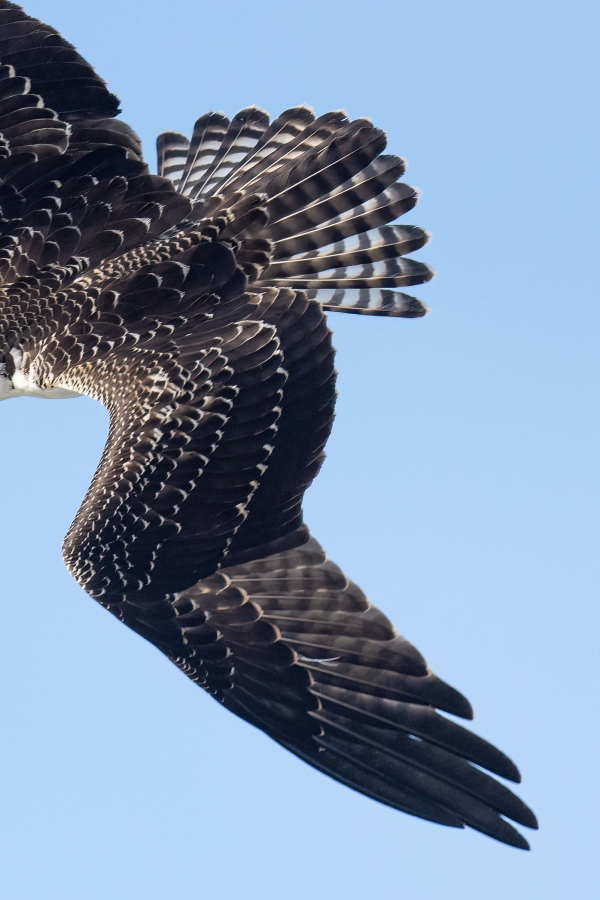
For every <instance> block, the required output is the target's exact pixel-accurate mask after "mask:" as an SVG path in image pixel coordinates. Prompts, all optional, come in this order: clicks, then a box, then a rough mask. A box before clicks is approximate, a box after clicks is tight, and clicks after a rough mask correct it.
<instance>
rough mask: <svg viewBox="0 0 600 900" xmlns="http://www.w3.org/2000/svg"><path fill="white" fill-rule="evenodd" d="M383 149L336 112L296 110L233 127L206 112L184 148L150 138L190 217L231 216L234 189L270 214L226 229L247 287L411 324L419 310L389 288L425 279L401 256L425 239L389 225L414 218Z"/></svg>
mask: <svg viewBox="0 0 600 900" xmlns="http://www.w3.org/2000/svg"><path fill="white" fill-rule="evenodd" d="M385 146H386V140H385V135H384V134H383V132H381V131H380V130H379V129H377V128H375V127H374V126H373V125H372V124H371V123H370V122H369V121H368V120H366V119H357V120H355V121H352V122H350V121H348V118H347V117H346V116H345V114H344V113H342V112H331V113H327V114H325V115H323V116H320V117H319V118H315V117H314V115H313V113H312V112H311V111H310V110H309V109H307V108H306V107H296V108H293V109H290V110H287V111H286V112H285V113H282V115H281V116H279V117H278V118H277V119H275V120H274V121H273V122H272V123H270V124H269V120H268V117H267V115H266V113H264V112H263V111H262V110H260V109H258V108H256V107H251V108H249V109H245V110H242V111H241V112H240V113H238V114H237V115H236V116H235V117H234V118H233V119H232V120H231V121H230V120H229V119H227V117H226V116H224V115H223V114H222V113H207V114H206V115H204V116H202V117H201V118H200V119H198V121H197V122H196V125H195V127H194V131H193V134H192V139H191V141H187V139H186V138H184V137H183V136H182V135H180V134H177V133H174V132H165V133H163V134H162V135H160V137H159V139H158V170H159V174H161V175H164V176H166V177H168V178H170V179H171V180H172V181H173V183H174V185H175V187H176V188H177V190H178V191H179V192H180V193H183V194H184V195H185V196H187V197H189V198H190V199H191V200H192V201H193V203H194V211H193V214H192V215H193V216H194V217H196V218H197V219H201V218H204V217H206V216H207V215H209V214H210V215H212V216H215V215H218V214H219V212H220V211H221V212H224V211H226V212H227V214H229V215H231V210H232V209H233V207H234V203H235V202H236V198H239V192H240V191H241V192H242V196H245V197H248V196H252V195H256V196H257V197H258V198H260V202H262V203H263V204H264V208H265V210H266V213H267V217H268V218H267V219H266V221H265V222H264V223H263V224H262V225H261V227H256V224H258V222H259V220H258V213H257V212H255V213H254V216H255V221H256V224H255V226H254V227H253V228H252V229H251V230H249V228H248V224H252V223H247V222H246V220H245V221H244V222H243V227H240V228H238V230H237V232H235V233H234V232H233V230H232V226H229V228H230V231H229V235H230V236H232V237H236V240H238V241H239V242H240V248H239V260H240V264H241V265H242V267H243V268H244V271H245V272H246V274H247V275H248V277H249V278H250V280H251V282H253V283H254V284H255V285H256V287H257V288H259V289H260V288H262V289H264V288H266V287H268V286H277V287H286V286H289V287H293V288H295V289H297V290H305V291H307V292H308V293H309V296H310V297H312V298H316V299H317V300H319V301H320V302H321V303H322V305H323V306H324V307H325V308H326V309H332V310H334V309H335V310H340V311H348V312H364V313H367V314H371V315H394V316H407V317H414V316H419V315H423V314H424V313H425V312H426V311H427V307H426V306H425V305H424V304H422V303H421V302H420V301H419V300H417V299H416V298H415V297H410V296H408V295H406V294H404V293H402V292H401V291H396V290H394V289H395V288H403V287H407V286H409V285H415V284H421V283H423V282H425V281H428V280H429V279H430V278H431V277H432V275H433V272H432V270H431V269H430V268H429V267H428V266H427V265H426V264H425V263H422V262H417V261H414V260H408V259H405V258H403V257H404V256H405V254H407V253H411V252H413V251H414V250H416V249H419V248H420V247H422V246H423V245H424V244H425V243H426V241H427V240H428V237H429V236H428V233H427V232H426V231H424V230H423V229H420V228H417V227H416V226H402V225H390V223H392V222H394V220H395V219H397V218H398V217H399V216H401V215H403V214H404V213H405V212H407V211H408V210H409V209H412V207H413V206H414V205H415V203H416V201H417V192H416V191H415V190H414V188H411V187H409V186H408V185H406V184H404V183H402V182H399V181H398V179H399V178H400V177H401V176H402V175H403V174H404V169H405V164H404V161H403V160H402V159H400V158H399V157H396V156H392V155H388V154H384V152H383V151H384V150H385ZM238 202H239V201H238ZM234 219H235V214H234ZM249 239H252V240H253V241H254V243H253V244H252V245H250V244H247V243H246V242H247V241H248V240H249ZM256 242H258V245H259V249H258V248H257V243H256Z"/></svg>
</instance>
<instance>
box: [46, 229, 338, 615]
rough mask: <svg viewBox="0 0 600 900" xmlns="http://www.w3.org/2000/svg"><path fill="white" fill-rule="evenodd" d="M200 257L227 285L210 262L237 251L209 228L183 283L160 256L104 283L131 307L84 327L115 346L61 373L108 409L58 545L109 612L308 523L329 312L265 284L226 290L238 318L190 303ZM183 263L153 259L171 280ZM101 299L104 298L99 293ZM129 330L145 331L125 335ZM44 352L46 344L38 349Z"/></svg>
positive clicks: (274, 542)
mask: <svg viewBox="0 0 600 900" xmlns="http://www.w3.org/2000/svg"><path fill="white" fill-rule="evenodd" d="M217 248H220V252H219V253H218V254H215V250H216V249H217ZM209 255H210V257H211V260H210V262H209V259H208V256H209ZM209 265H212V266H213V267H214V270H213V276H212V278H211V287H212V289H213V290H215V291H218V290H222V291H223V292H225V291H226V290H227V285H228V284H229V281H227V280H225V284H224V286H223V287H222V288H219V285H218V279H217V274H216V273H217V272H220V273H221V277H222V278H224V279H227V276H228V275H231V276H232V279H230V280H234V279H235V276H236V272H237V271H238V270H237V269H236V266H235V259H234V257H233V253H232V252H231V251H230V250H228V249H227V248H226V247H225V246H224V245H221V244H215V243H213V242H205V243H203V244H201V245H200V246H199V247H198V248H196V249H194V253H193V256H192V257H189V258H188V265H186V266H185V267H184V269H185V274H184V276H183V282H182V284H181V286H180V290H179V291H176V290H175V289H173V288H164V287H156V286H155V285H154V278H156V273H155V272H153V273H152V275H153V278H152V279H151V284H150V285H149V286H148V285H147V286H146V287H143V286H140V282H141V281H142V279H139V278H138V279H136V280H134V282H133V283H132V284H130V285H129V289H128V290H125V291H124V292H123V294H122V295H119V296H118V297H117V298H114V297H113V299H112V302H113V303H114V308H115V309H116V310H118V314H117V313H115V314H114V316H113V318H117V317H119V318H122V317H123V315H124V313H125V310H126V309H128V308H129V304H130V308H131V316H132V320H131V321H130V322H128V323H123V322H122V321H121V322H120V323H119V324H117V323H115V322H112V321H111V322H110V331H109V332H108V334H106V335H105V333H104V328H103V325H102V323H98V324H96V325H93V327H92V329H91V330H92V332H93V333H92V335H88V334H86V335H85V336H84V338H85V339H86V340H93V341H96V342H97V344H98V345H100V344H102V343H103V342H104V341H106V340H107V339H108V338H109V337H110V339H111V340H112V341H113V343H114V344H115V347H114V349H113V352H112V353H111V354H109V355H107V356H106V357H105V358H104V359H103V360H101V361H98V360H96V361H94V362H93V363H90V362H82V363H81V364H80V365H79V366H69V367H68V368H67V369H66V371H65V373H64V375H63V376H61V377H60V378H59V379H58V380H57V381H56V384H57V385H59V386H62V387H66V388H68V389H71V390H75V391H78V392H80V393H87V394H90V395H92V396H95V397H97V399H99V400H101V401H102V402H104V404H105V405H106V406H107V408H108V409H109V412H110V421H111V424H110V432H109V437H108V441H107V445H106V448H105V451H104V454H103V456H102V460H101V462H100V465H99V467H98V470H97V472H96V475H95V477H94V479H93V481H92V484H91V486H90V490H89V492H88V494H87V496H86V498H85V500H84V502H83V504H82V507H81V509H80V511H79V513H78V515H77V517H76V519H75V521H74V523H73V526H72V527H71V530H70V531H69V534H68V535H67V538H66V540H65V546H64V555H65V560H66V562H67V565H68V566H69V568H70V570H71V571H72V572H73V574H74V575H75V577H76V578H77V579H78V580H79V582H80V583H81V584H82V586H83V587H84V588H85V589H86V590H87V591H88V592H89V593H91V594H92V595H93V596H94V597H96V598H97V599H99V600H101V601H102V602H103V603H105V604H106V605H108V606H110V608H111V609H112V611H114V612H116V613H117V614H119V610H120V608H121V604H122V602H123V601H124V600H127V602H130V603H136V604H144V603H151V602H155V601H161V602H162V600H163V598H164V597H165V596H166V595H171V594H173V593H174V592H177V591H179V590H182V589H184V588H186V587H189V586H190V585H192V584H193V583H195V582H196V581H197V580H198V579H199V578H201V577H205V576H207V575H210V574H212V573H213V572H214V571H215V570H216V569H217V568H218V567H219V566H221V565H223V564H224V561H225V560H227V561H228V562H229V561H230V562H239V561H241V560H243V559H247V558H255V557H260V556H265V555H268V554H269V553H270V552H272V551H273V550H274V549H276V548H277V549H280V548H281V549H282V548H284V547H289V546H294V545H297V544H298V543H301V542H303V541H305V540H306V539H307V537H306V533H305V529H304V527H303V524H302V512H301V503H302V496H303V494H304V490H305V488H306V487H307V485H308V484H309V483H310V481H311V480H312V478H313V477H314V475H315V474H316V471H317V470H318V468H319V466H320V464H321V460H322V450H323V445H324V443H325V440H326V437H327V435H328V433H329V429H330V427H331V421H332V413H333V401H334V370H333V350H332V348H331V338H330V333H329V330H328V329H327V327H326V324H325V316H324V313H323V311H322V309H321V307H320V306H319V304H318V303H317V302H316V301H314V300H313V301H308V300H307V299H306V298H305V297H304V296H303V295H302V294H299V293H296V292H294V291H291V290H289V289H272V290H270V291H267V292H265V294H260V295H247V294H243V295H242V296H241V297H238V298H236V299H235V300H234V301H230V302H231V303H233V305H234V306H235V309H236V313H235V316H234V318H233V321H228V319H229V318H231V316H223V319H222V320H221V319H220V318H219V316H218V314H216V318H208V315H212V314H211V313H207V303H206V295H205V294H200V296H199V297H198V298H197V303H195V302H194V300H192V299H190V294H192V296H193V292H192V291H191V288H189V287H186V285H187V282H189V281H193V280H194V277H195V275H194V272H195V268H198V269H199V270H200V272H201V273H202V274H203V275H204V276H205V277H207V276H206V270H207V268H208V267H209ZM228 265H229V268H227V266H228ZM180 267H181V264H179V263H169V264H167V265H166V266H163V268H162V269H161V270H159V271H161V272H162V273H163V277H170V279H171V283H173V282H174V278H175V275H176V272H177V271H178V270H179V268H180ZM171 270H174V271H171ZM169 273H171V274H170V275H169ZM144 277H145V278H148V279H149V278H150V276H149V275H146V276H144ZM200 289H201V288H200ZM109 293H110V295H111V297H112V295H113V294H114V290H111V291H110V292H109ZM211 296H212V298H213V300H212V302H211V303H210V304H208V309H215V301H214V297H215V295H214V294H212V295H211ZM97 302H98V304H99V305H100V306H101V307H103V306H104V301H103V299H102V295H100V297H99V298H98V301H97ZM227 305H228V304H227V303H223V305H222V307H220V311H222V310H223V308H225V307H227ZM165 307H166V312H165ZM141 311H144V316H143V317H141ZM175 318H176V319H177V328H176V329H175V328H174V327H173V320H174V319H175ZM132 330H136V331H137V332H141V333H144V334H145V335H146V336H148V335H153V337H152V339H151V340H149V341H147V342H146V346H144V345H142V346H140V345H139V344H138V346H137V347H135V346H133V347H132V340H131V338H130V335H131V331H132ZM121 341H122V344H120V342H121ZM148 345H149V346H148ZM59 349H60V348H59V347H57V351H56V352H57V353H58V352H59ZM86 349H87V354H88V356H89V355H90V353H92V352H93V347H91V346H90V345H88V346H87V348H86ZM51 353H52V350H51V348H49V347H46V351H45V358H46V359H47V358H48V356H49V355H51ZM70 354H71V356H73V354H74V351H73V348H71V350H70Z"/></svg>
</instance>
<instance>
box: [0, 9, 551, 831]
mask: <svg viewBox="0 0 600 900" xmlns="http://www.w3.org/2000/svg"><path fill="white" fill-rule="evenodd" d="M117 112H118V102H117V100H116V98H115V97H114V96H113V95H112V94H110V93H109V92H108V90H107V88H106V86H105V84H104V82H102V81H101V79H99V78H98V76H97V75H96V74H95V73H94V72H93V70H92V69H91V67H90V66H89V65H88V64H87V63H86V62H85V60H83V59H82V58H81V57H80V56H79V55H78V54H77V53H76V52H75V51H74V49H73V48H72V47H71V46H70V45H69V44H68V43H66V41H64V40H63V39H62V38H61V37H60V36H59V35H58V34H57V33H56V32H54V31H53V30H52V29H51V28H48V26H45V25H41V24H40V23H39V22H36V21H35V20H33V19H31V18H29V17H27V16H26V14H25V13H23V11H22V10H21V9H20V8H19V7H17V6H15V5H14V4H12V3H9V2H4V0H0V206H1V207H2V220H1V221H0V279H1V286H0V399H7V398H8V397H13V396H18V395H20V394H30V395H35V396H41V397H48V398H51V399H54V398H59V399H60V398H64V397H72V396H77V395H82V394H83V395H88V396H91V397H94V398H95V399H97V400H99V401H100V402H102V403H103V404H104V405H105V406H106V407H107V408H108V410H109V413H110V432H109V437H108V441H107V444H106V447H105V450H104V453H103V455H102V459H101V461H100V464H99V466H98V470H97V472H96V474H95V476H94V479H93V481H92V484H91V486H90V489H89V491H88V494H87V495H86V498H85V499H84V501H83V504H82V506H81V509H80V510H79V513H78V515H77V517H76V519H75V521H74V523H73V525H72V527H71V529H70V531H69V533H68V535H67V537H66V540H65V545H64V556H65V560H66V562H67V565H68V567H69V569H70V570H71V572H72V573H73V574H74V575H75V577H76V578H77V580H78V581H79V583H80V584H81V585H82V586H83V587H84V588H85V590H86V591H87V592H88V593H89V594H91V596H93V597H94V598H95V599H96V600H98V601H99V602H100V603H101V604H102V605H103V606H105V607H106V608H107V609H109V610H110V611H111V612H112V613H113V614H115V615H116V616H118V617H119V618H120V619H121V620H122V621H123V622H125V623H126V624H127V625H128V626H129V627H130V628H132V629H133V630H135V631H137V632H138V633H139V634H141V635H143V636H144V637H145V638H147V639H148V640H150V641H152V642H153V643H154V644H155V645H156V646H157V647H159V648H160V649H161V650H162V651H163V652H164V653H165V654H166V655H167V656H168V657H169V658H170V659H171V660H172V661H173V662H174V663H175V664H176V665H177V666H178V667H179V668H180V669H182V670H183V671H184V672H185V673H186V674H187V675H188V676H189V677H190V678H192V679H193V680H194V681H196V682H197V683H198V684H200V685H201V686H202V687H204V688H205V689H206V690H207V691H208V692H209V693H210V694H212V695H213V696H214V697H215V698H216V699H217V700H218V701H219V702H220V703H222V704H223V705H224V706H226V707H227V708H229V709H231V710H232V711H233V712H235V713H237V714H238V715H240V716H241V717H242V718H245V719H247V720H248V721H249V722H251V723H252V724H254V725H256V726H258V727H259V728H261V729H262V730H263V731H265V732H266V733H267V734H269V735H270V736H271V737H273V738H274V739H275V740H276V741H278V742H279V743H281V744H282V745H283V746H284V747H287V748H288V749H290V750H291V751H292V752H294V753H296V754H297V755H298V756H300V757H301V758H302V759H304V760H306V761H307V762H309V763H310V764H311V765H313V766H315V767H316V768H318V769H321V770H322V771H324V772H326V773H327V774H329V775H331V776H332V777H334V778H337V779H338V780H340V781H342V782H343V783H346V784H348V785H350V786H351V787H354V788H356V789H357V790H359V791H361V792H363V793H365V794H367V795H368V796H371V797H374V798H375V799H378V800H380V801H382V802H384V803H387V804H389V805H390V806H394V807H396V808H398V809H402V810H405V811H407V812H410V813H412V814H415V815H418V816H422V817H424V818H427V819H431V820H432V821H436V822H440V823H443V824H447V825H453V826H464V825H465V824H466V825H469V826H471V827H473V828H476V829H478V830H480V831H483V832H485V833H487V834H490V835H491V836H493V837H495V838H497V839H499V840H502V841H505V842H507V843H510V844H514V845H515V846H521V847H524V846H525V847H526V846H527V844H526V842H525V841H524V839H523V838H522V837H521V835H520V834H519V833H518V832H516V831H515V829H514V828H513V827H512V826H511V825H510V824H509V823H508V822H507V821H506V820H505V818H503V817H506V818H510V819H513V820H515V821H517V822H520V823H522V824H524V825H527V826H531V827H534V826H535V819H534V817H533V815H532V814H531V812H530V811H529V810H528V809H527V807H526V806H525V805H524V804H523V803H522V802H521V801H520V800H518V799H517V798H516V797H515V796H514V795H513V794H511V793H510V791H508V789H507V788H505V787H503V786H502V785H501V784H499V783H498V782H496V781H495V780H494V779H493V778H491V776H489V775H487V774H486V773H485V772H483V771H482V769H488V770H490V771H491V772H494V773H496V774H498V775H500V776H504V777H506V778H509V779H512V780H518V772H517V770H516V768H515V767H514V765H513V764H512V763H511V762H510V761H509V760H508V759H507V758H506V757H505V756H504V755H503V754H502V753H500V751H498V750H496V749H495V748H494V747H492V746H491V745H489V744H487V743H486V742H484V741H483V740H481V739H480V738H478V737H476V736H475V735H473V734H471V733H470V732H468V731H466V730H465V729H463V728H461V727H460V726H459V725H457V724H455V723H454V722H452V721H450V720H447V719H445V718H443V717H442V716H440V715H439V714H438V713H437V712H436V711H435V708H436V707H437V708H439V709H441V710H444V711H446V712H450V713H453V714H455V715H459V716H464V717H470V715H471V711H470V707H469V704H468V703H467V701H466V700H465V699H464V698H463V697H462V696H461V695H460V694H459V693H458V692H457V691H455V690H454V689H452V688H450V687H448V686H447V685H446V684H444V682H442V681H440V680H439V679H438V678H436V677H435V676H434V675H433V674H432V673H431V672H430V670H429V669H428V667H427V666H426V664H425V662H424V660H423V659H422V657H421V656H420V654H419V653H418V652H417V651H416V650H415V649H414V648H413V647H412V646H411V645H410V644H409V643H408V642H407V641H406V640H405V639H404V638H402V637H400V636H399V635H398V634H397V632H396V631H395V630H394V628H393V626H392V625H391V624H390V622H389V621H388V620H387V619H386V617H385V616H384V615H383V614H382V613H381V612H379V610H377V609H376V608H375V607H374V606H372V605H371V604H370V603H369V601H368V600H367V599H366V597H365V596H364V594H363V593H362V591H361V590H360V589H359V588H358V587H357V586H356V585H354V584H353V583H352V582H351V581H349V580H348V579H347V578H346V576H345V575H344V574H343V573H342V572H341V571H340V569H339V568H337V566H335V565H334V564H333V563H331V562H330V561H328V560H327V559H326V556H325V554H324V552H323V550H322V548H321V547H320V546H319V544H318V543H317V542H316V541H315V539H314V538H312V537H311V536H310V534H309V532H308V529H307V527H306V526H305V524H304V523H303V520H302V498H303V495H304V492H305V490H306V488H307V487H308V485H309V484H310V483H311V481H312V480H313V478H314V477H315V475H316V474H317V472H318V470H319V468H320V465H321V462H322V459H323V450H324V446H325V443H326V440H327V437H328V435H329V431H330V429H331V425H332V421H333V413H334V405H335V371H334V351H333V348H332V345H331V335H330V332H329V329H328V327H327V323H326V312H325V311H326V310H336V309H337V310H341V311H349V312H359V313H370V314H380V315H391V316H400V317H415V316H420V315H422V314H423V313H424V312H425V307H424V306H423V305H422V304H421V303H420V301H418V300H416V299H415V298H413V297H410V296H408V295H406V294H404V293H403V292H402V291H400V290H398V288H402V287H404V286H405V285H411V284H416V283H419V282H422V281H426V280H428V278H429V277H431V272H430V270H429V269H428V267H427V266H425V265H424V264H423V263H420V262H417V261H414V260H410V259H406V258H405V257H404V254H405V253H409V252H411V251H412V250H415V249H418V248H419V247H421V246H422V245H423V244H424V243H425V242H426V240H427V233H426V232H424V231H423V230H422V229H420V228H418V227H414V226H406V225H399V224H392V223H394V220H395V219H397V217H398V216H400V215H401V214H402V213H403V212H405V211H406V210H408V209H410V208H412V206H413V205H414V203H415V202H416V192H415V191H414V190H413V189H412V188H410V187H408V186H407V185H405V184H403V183H401V182H399V181H398V178H399V177H400V176H401V175H402V173H403V170H404V169H403V164H402V161H401V160H399V159H398V158H397V157H394V156H387V155H384V154H383V151H384V149H385V137H384V135H383V134H382V132H380V131H379V130H378V129H376V128H374V127H373V126H372V125H371V123H370V122H368V121H366V120H358V121H354V122H349V121H348V120H347V118H346V117H345V116H344V115H343V114H342V113H328V114H326V115H325V116H321V117H320V118H317V119H315V117H314V115H313V114H312V113H311V112H310V110H308V109H306V108H304V107H298V108H295V109H291V110H288V111H286V112H285V113H283V114H282V115H281V116H280V117H279V118H277V119H275V120H274V121H273V122H270V121H269V119H268V117H267V116H266V114H265V113H264V112H262V111H261V110H258V109H255V108H251V109H247V110H243V111H242V112H241V113H239V114H238V115H237V116H235V118H234V119H232V120H231V121H230V120H228V119H226V118H225V117H224V116H223V115H221V114H218V113H210V114H207V115H205V116H203V117H202V118H201V119H199V120H198V122H197V123H196V126H195V129H194V133H193V135H192V139H191V141H188V140H187V139H185V138H184V137H183V136H182V135H179V134H175V133H169V132H168V133H165V134H163V135H161V136H160V138H159V142H158V152H159V174H158V175H152V174H150V172H149V171H148V168H147V166H146V164H145V163H144V161H143V159H142V155H141V148H140V144H139V140H138V139H137V137H136V135H135V134H134V133H133V132H132V131H131V129H129V128H128V127H127V126H126V125H124V124H123V123H121V122H119V121H117V120H115V118H114V116H115V115H116V114H117Z"/></svg>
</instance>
